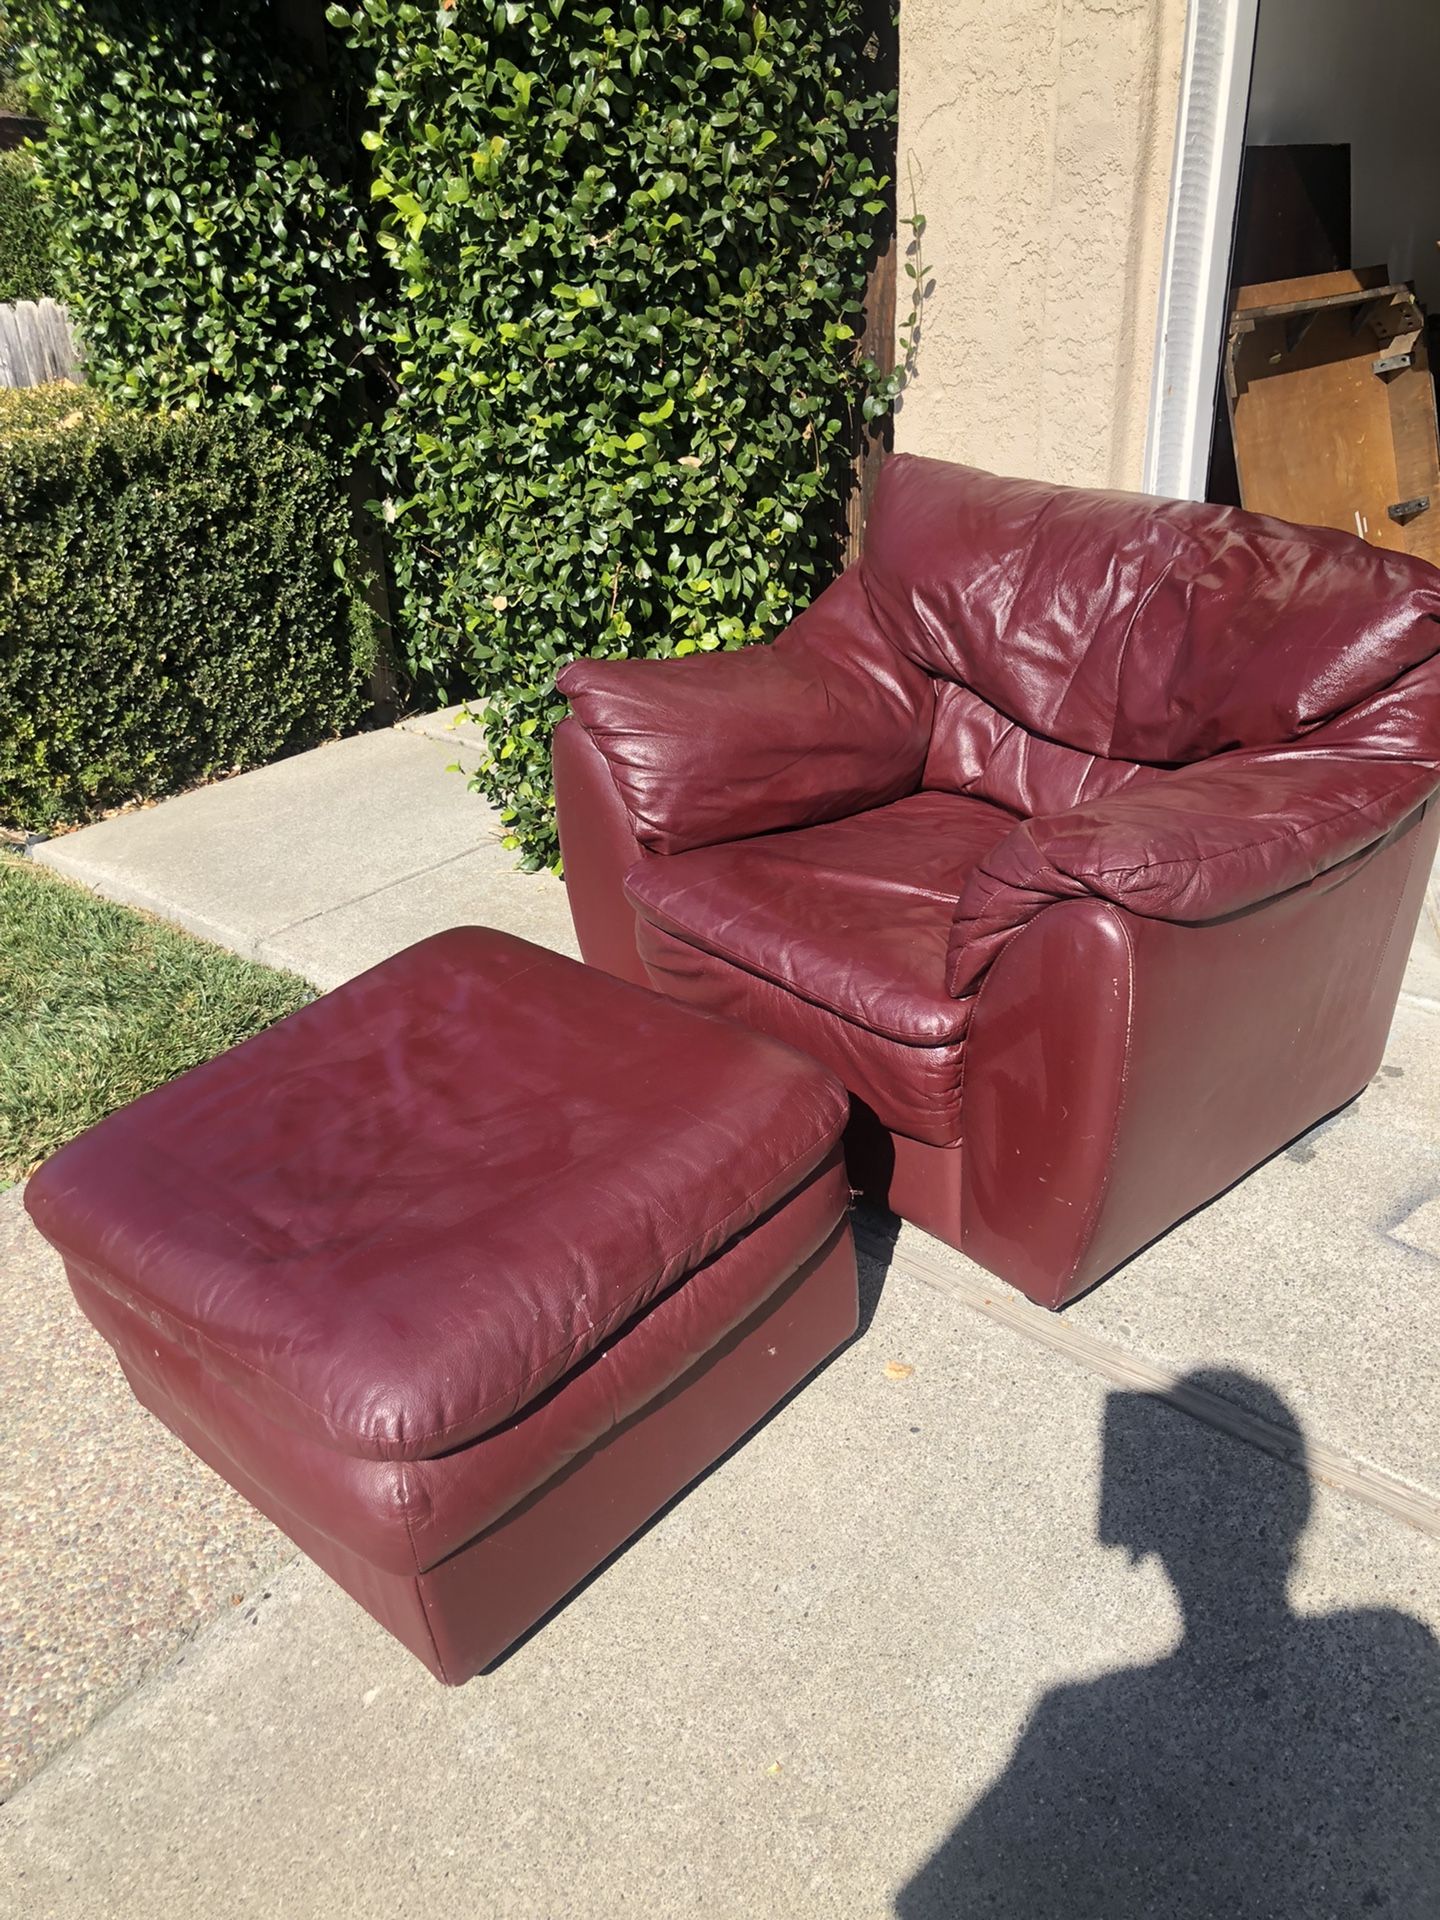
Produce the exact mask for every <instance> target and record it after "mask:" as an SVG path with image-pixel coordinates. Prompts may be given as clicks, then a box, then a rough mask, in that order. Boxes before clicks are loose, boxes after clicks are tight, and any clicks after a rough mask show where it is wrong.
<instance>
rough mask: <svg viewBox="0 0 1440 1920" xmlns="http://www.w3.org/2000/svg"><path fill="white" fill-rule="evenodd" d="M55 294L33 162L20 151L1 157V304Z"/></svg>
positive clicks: (47, 234)
mask: <svg viewBox="0 0 1440 1920" xmlns="http://www.w3.org/2000/svg"><path fill="white" fill-rule="evenodd" d="M54 292H55V266H54V262H53V261H52V260H51V258H50V222H49V220H48V218H47V216H46V209H45V201H44V199H43V198H42V196H41V193H40V188H39V186H38V184H37V183H36V179H35V162H34V161H33V160H32V159H31V157H30V155H29V154H28V153H26V152H25V151H24V149H23V148H22V149H20V150H19V151H17V152H14V153H0V302H4V301H10V300H44V299H46V298H47V297H49V296H53V294H54Z"/></svg>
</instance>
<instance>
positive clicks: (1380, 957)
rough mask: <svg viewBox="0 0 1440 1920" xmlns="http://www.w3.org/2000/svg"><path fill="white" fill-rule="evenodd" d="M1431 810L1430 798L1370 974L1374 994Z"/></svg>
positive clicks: (1371, 988) (1422, 815)
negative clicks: (1427, 815) (1423, 829)
mask: <svg viewBox="0 0 1440 1920" xmlns="http://www.w3.org/2000/svg"><path fill="white" fill-rule="evenodd" d="M1429 811H1430V802H1429V801H1428V800H1425V801H1422V803H1421V805H1420V810H1419V812H1420V817H1419V819H1418V821H1417V822H1416V829H1415V831H1416V838H1415V844H1414V845H1413V846H1412V847H1411V849H1410V858H1409V860H1408V861H1407V862H1406V864H1405V878H1404V879H1403V880H1402V881H1401V883H1400V885H1399V886H1398V887H1397V888H1396V889H1395V900H1394V905H1393V906H1392V907H1391V909H1390V925H1389V926H1388V927H1387V929H1386V931H1385V938H1384V939H1383V940H1382V941H1381V942H1380V946H1379V950H1378V951H1377V953H1376V955H1375V970H1374V972H1373V973H1372V974H1371V976H1370V992H1371V993H1372V994H1373V993H1374V991H1375V983H1376V981H1377V980H1378V979H1379V978H1380V969H1381V968H1382V967H1383V966H1384V964H1385V959H1386V956H1387V955H1388V953H1389V952H1390V946H1391V942H1392V941H1393V940H1394V938H1395V928H1396V924H1397V922H1398V921H1399V919H1400V902H1401V901H1402V900H1403V899H1404V897H1405V889H1406V888H1407V887H1408V886H1409V884H1410V878H1411V875H1412V874H1413V873H1414V871H1415V856H1416V854H1417V853H1418V851H1419V847H1420V838H1419V835H1420V829H1421V828H1422V827H1423V826H1424V824H1425V816H1426V814H1427V813H1428V812H1429ZM1421 911H1422V912H1423V911H1424V906H1423V903H1422V906H1421Z"/></svg>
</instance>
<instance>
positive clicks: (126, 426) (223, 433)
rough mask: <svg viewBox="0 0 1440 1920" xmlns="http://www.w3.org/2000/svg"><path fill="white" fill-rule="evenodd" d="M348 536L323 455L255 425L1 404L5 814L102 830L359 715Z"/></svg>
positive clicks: (361, 618) (361, 648)
mask: <svg viewBox="0 0 1440 1920" xmlns="http://www.w3.org/2000/svg"><path fill="white" fill-rule="evenodd" d="M349 538H350V533H349V521H348V518H347V516H346V513H345V511H344V509H343V508H342V507H341V506H340V505H339V504H338V503H337V501H336V498H335V488H334V482H333V478H332V476H331V474H330V471H329V469H328V467H327V465H326V463H325V462H324V460H323V459H322V458H321V457H320V456H319V455H317V454H315V453H313V452H311V451H308V450H306V449H305V448H304V447H302V446H300V445H298V444H296V443H294V442H285V441H282V440H280V439H279V438H277V437H275V436H274V435H271V434H269V433H268V432H265V431H264V430H262V429H260V428H257V427H255V426H254V425H253V424H251V423H250V422H248V421H246V420H244V419H243V418H241V417H238V416H234V415H229V416H227V415H223V414H214V415H206V414H200V415H191V414H186V413H177V414H170V415H152V414H145V413H140V412H137V411H133V410H127V409H121V408H115V407H112V406H109V405H107V404H106V403H105V402H103V401H101V400H100V399H98V398H97V397H96V396H94V395H92V394H89V393H87V392H86V391H85V390H84V389H81V388H76V387H70V386H54V387H40V388H31V389H28V390H24V391H21V392H6V393H4V394H0V821H3V822H5V823H6V824H10V825H17V826H23V827H28V828H32V829H33V828H47V827H52V826H54V825H56V824H57V823H60V822H68V821H78V820H83V819H85V818H87V817H91V816H93V815H94V814H96V813H98V812H101V811H103V810H104V809H106V808H108V807H113V806H116V805H119V804H121V803H123V802H125V801H127V800H134V799H145V798H150V797H153V796H158V795H160V794H165V793H173V792H175V791H176V790H177V789H179V788H181V787H184V786H187V785H190V784H192V783H193V782H195V781H197V780H203V779H206V778H208V777H211V776H214V775H217V774H221V773H225V772H229V771H231V770H234V769H238V768H242V767H250V766H256V765H258V764H260V763H262V762H264V761H267V760H270V759H273V758H274V757H275V756H276V755H277V754H281V753H284V752H286V751H288V750H290V749H293V748H299V747H305V746H310V745H313V744H314V743H315V742H316V741H318V740H321V739H324V738H325V737H327V736H328V735H331V734H333V733H335V732H337V731H338V730H340V729H341V728H342V727H344V726H346V725H347V724H349V723H351V722H352V721H353V720H354V719H355V718H356V717H357V715H358V713H359V712H360V709H361V705H362V698H363V688H364V684H365V675H366V673H367V672H368V668H369V657H368V652H369V633H368V628H367V625H366V619H365V615H364V611H363V606H362V605H361V603H360V602H359V601H358V600H357V599H356V597H355V595H354V593H353V590H352V589H351V588H350V587H349V586H347V584H346V579H347V578H353V577H354V573H355V569H354V567H353V565H349V566H347V564H346V560H347V542H348V540H349Z"/></svg>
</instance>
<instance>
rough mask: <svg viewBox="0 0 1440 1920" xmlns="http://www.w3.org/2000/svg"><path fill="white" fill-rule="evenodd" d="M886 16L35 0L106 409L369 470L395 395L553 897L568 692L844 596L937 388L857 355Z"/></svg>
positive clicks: (446, 674)
mask: <svg viewBox="0 0 1440 1920" xmlns="http://www.w3.org/2000/svg"><path fill="white" fill-rule="evenodd" d="M877 3H878V0H785V4H784V5H783V7H782V8H780V9H779V10H777V12H776V13H775V14H774V15H767V14H766V13H765V12H764V11H762V9H761V8H759V7H757V6H755V5H754V4H753V0H707V3H706V4H705V5H703V6H702V5H698V4H697V5H688V6H687V5H661V4H650V5H635V6H626V7H623V8H618V7H614V6H609V5H603V4H595V3H594V0H440V4H432V3H431V0H426V3H425V4H415V3H414V0H349V4H347V5H344V6H332V7H331V8H330V10H329V13H328V16H327V17H328V29H327V28H319V29H318V31H312V32H310V33H309V36H308V38H306V40H305V41H304V42H303V44H300V43H296V42H293V41H287V40H286V38H285V29H286V26H287V24H288V25H290V26H295V25H297V24H298V25H299V26H300V27H302V28H304V27H305V26H306V24H307V23H306V19H305V11H304V9H303V8H298V7H287V8H280V7H276V6H275V5H274V4H273V0H6V4H8V5H9V8H10V12H11V14H12V16H13V17H14V18H15V20H16V21H17V24H18V25H19V27H20V29H21V31H22V33H23V35H24V37H25V39H26V40H27V42H28V43H29V45H30V52H29V54H28V56H27V58H28V60H29V67H28V73H29V77H30V79H31V81H32V83H33V84H34V86H35V87H36V89H37V100H38V104H39V107H40V110H41V111H42V112H43V113H44V115H45V118H46V121H47V127H48V132H47V137H46V140H45V142H44V145H43V148H42V150H41V156H40V169H41V179H42V182H43V184H44V185H45V188H46V191H47V192H48V193H49V194H50V197H51V202H52V205H53V206H54V208H55V209H56V218H57V224H58V232H57V240H56V254H57V261H58V272H59V276H60V286H61V290H62V292H63V293H64V295H65V297H66V298H67V300H68V301H70V302H71V304H72V306H73V308H74V310H75V314H76V318H77V321H78V323H79V331H80V334H81V337H82V338H83V339H84V341H85V343H86V349H87V354H88V356H89V357H88V360H87V367H88V370H89V373H90V375H91V377H92V378H93V380H94V381H95V382H96V384H97V385H98V386H99V387H101V388H102V389H103V390H104V391H105V392H107V393H109V394H111V395H113V396H118V397H121V398H125V399H129V400H132V401H134V402H137V403H139V404H142V405H145V406H161V407H166V408H171V407H177V406H185V407H195V408H199V409H202V410H208V409H211V408H215V409H233V410H239V411H243V412H250V413H253V414H255V415H256V416H257V417H260V418H263V419H264V420H265V421H266V423H267V424H269V425H272V426H275V427H278V428H281V429H283V430H285V431H287V432H290V433H293V434H294V435H295V436H297V437H303V438H305V439H307V440H311V441H313V442H314V443H316V444H318V445H320V446H322V447H324V448H325V449H326V450H327V451H328V452H329V453H330V454H331V455H332V457H335V458H336V463H337V466H338V465H340V464H341V463H342V462H343V460H344V458H345V450H346V449H347V448H349V447H350V445H351V444H352V441H353V437H354V432H355V430H356V429H357V428H358V426H359V425H360V423H361V421H362V420H363V418H364V416H365V415H366V412H367V409H368V408H370V407H371V406H372V405H373V403H374V396H375V392H376V391H377V390H378V389H379V388H381V387H383V391H384V394H385V396H386V402H385V406H384V409H383V412H384V418H383V420H382V421H381V422H380V424H379V425H378V428H377V429H376V430H375V433H374V436H373V439H372V441H371V446H372V449H373V451H374V454H375V457H376V458H377V460H378V461H379V463H380V465H381V468H382V471H383V479H384V494H385V498H384V499H383V501H381V502H378V503H377V505H378V506H379V507H380V508H381V510H382V512H383V517H384V520H385V523H386V525H387V528H388V535H389V541H390V552H391V560H392V567H393V571H394V573H395V576H396V582H397V586H398V589H399V607H398V612H399V617H400V620H401V622H402V631H401V634H400V636H399V637H400V639H401V640H402V643H403V645H404V648H405V651H406V654H407V656H408V665H409V667H410V668H411V670H412V672H413V673H414V675H415V676H416V679H417V681H418V683H419V688H420V691H421V693H422V695H423V694H428V695H429V696H430V697H432V698H433V699H435V700H436V701H437V702H438V701H439V700H440V699H442V698H444V697H447V696H458V695H460V694H468V693H476V692H478V693H480V694H482V695H484V696H486V699H487V702H488V722H487V730H488V740H489V746H490V759H489V762H488V764H487V766H486V768H485V770H484V772H483V773H482V775H481V784H482V786H483V787H484V790H485V791H486V792H487V793H488V794H489V795H490V796H491V797H492V798H494V799H495V800H496V801H497V802H498V803H499V804H500V806H501V807H502V809H503V811H504V816H505V819H506V823H507V826H508V827H509V829H510V840H511V844H512V845H513V846H514V847H515V848H517V849H518V850H519V852H520V853H521V855H522V859H523V862H524V864H526V865H527V866H532V867H533V866H536V865H539V864H540V863H542V862H544V861H547V860H553V859H554V857H555V852H556V843H555V833H554V825H553V818H552V814H553V800H552V794H551V787H550V777H549V735H550V730H551V727H552V725H553V723H554V721H555V719H556V718H557V716H558V713H559V711H560V708H559V705H558V703H557V701H556V698H555V693H554V676H555V671H556V669H557V667H558V666H559V665H561V664H562V663H563V662H564V661H566V660H568V659H570V658H572V657H573V656H575V655H577V654H627V653H630V654H638V653H645V654H684V653H688V652H691V651H694V650H697V649H700V650H704V649H709V648H715V647H734V646H741V645H744V644H746V643H747V642H750V641H753V640H760V639H766V638H769V637H770V636H771V635H773V634H774V633H775V631H776V630H777V629H778V628H779V627H780V626H782V625H783V624H784V622H785V621H786V620H787V619H788V618H789V617H790V615H791V613H792V612H793V611H794V609H795V608H796V607H797V606H800V605H803V604H804V603H805V602H807V601H808V600H809V599H810V598H811V597H812V596H813V595H814V593H815V591H816V590H817V588H819V587H820V586H822V585H823V584H824V583H825V582H826V580H828V579H829V577H830V576H831V574H832V573H833V572H834V571H835V568H836V565H837V561H838V558H839V547H838V540H837V529H838V527H839V525H840V523H841V520H842V516H843V505H844V498H845V495H846V493H847V492H848V490H849V487H850V485H851V472H850V455H851V451H852V449H853V448H854V446H855V445H856V443H857V440H858V437H859V433H860V422H861V419H862V417H866V418H871V419H873V418H874V417H875V416H876V415H878V414H881V413H883V412H884V411H885V409H886V407H887V406H888V404H889V402H890V400H891V399H892V397H893V395H894V392H895V390H896V387H897V386H898V384H899V380H900V376H899V375H898V374H893V373H882V372H881V371H880V369H879V368H878V367H876V366H874V365H873V364H871V363H869V362H867V361H865V360H863V359H862V358H861V357H860V355H859V351H858V343H857V334H858V332H859V324H860V311H859V308H860V298H861V293H862V289H863V286H864V281H865V274H866V269H867V266H868V265H869V263H870V261H871V260H872V259H873V258H874V256H875V253H876V251H877V249H878V247H879V246H880V245H881V244H882V243H883V241H884V238H885V236H886V234H887V233H888V231H889V227H890V223H891V219H892V212H891V209H890V206H889V200H890V191H891V189H890V184H889V182H888V180H887V179H886V177H885V176H886V174H887V173H888V171H889V162H888V161H887V160H885V159H883V158H882V157H881V156H882V153H883V151H884V149H885V148H886V147H887V146H888V147H889V148H890V149H891V151H893V143H894V110H895V101H894V96H893V93H892V92H890V91H889V89H888V82H887V81H886V79H885V77H884V60H883V49H882V48H881V45H880V42H881V41H882V40H883V38H884V35H883V34H877V33H874V32H872V31H871V27H872V24H873V22H874V19H875V10H876V5H877ZM308 25H309V27H310V28H312V29H314V28H316V27H317V23H316V22H315V21H314V19H313V18H312V19H311V20H310V21H309V23H308ZM367 102H368V104H366V103H367ZM362 135H363V137H362ZM362 172H363V173H370V174H372V175H373V177H372V178H370V179H369V180H361V179H357V174H359V173H362ZM357 189H358V191H357ZM377 229H378V230H377ZM377 245H378V246H380V247H383V249H384V255H385V257H386V258H387V259H388V263H389V264H388V266H385V267H383V269H382V272H383V280H382V282H381V283H380V284H379V286H378V287H377V286H376V285H375V284H374V283H373V278H372V275H373V269H374V267H375V264H376V260H377V251H376V250H377ZM382 367H383V373H382ZM367 369H368V370H369V371H370V373H372V374H373V375H374V376H375V377H374V381H368V380H367Z"/></svg>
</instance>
